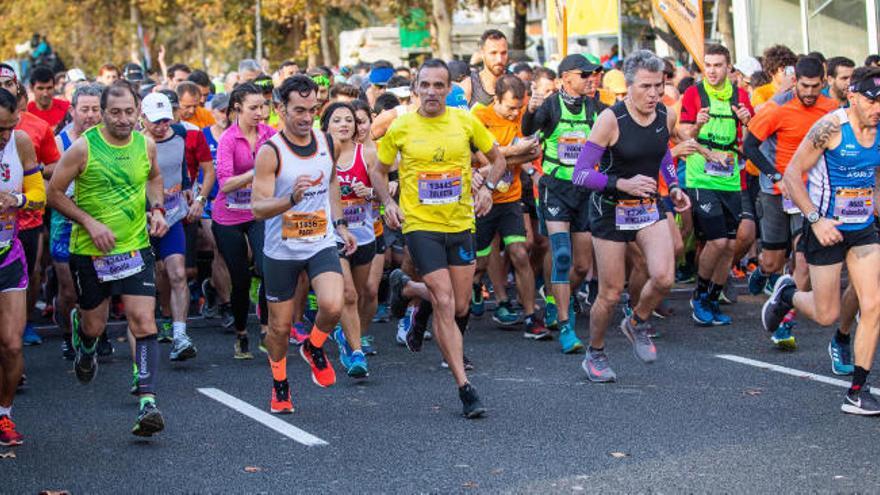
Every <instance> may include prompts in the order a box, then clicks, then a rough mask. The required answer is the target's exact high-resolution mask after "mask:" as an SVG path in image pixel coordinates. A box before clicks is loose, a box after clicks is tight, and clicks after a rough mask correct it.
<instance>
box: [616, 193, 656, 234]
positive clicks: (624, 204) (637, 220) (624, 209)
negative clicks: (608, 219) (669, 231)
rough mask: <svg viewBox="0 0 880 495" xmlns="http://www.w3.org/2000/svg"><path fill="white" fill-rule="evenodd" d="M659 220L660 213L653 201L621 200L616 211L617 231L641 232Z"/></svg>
mask: <svg viewBox="0 0 880 495" xmlns="http://www.w3.org/2000/svg"><path fill="white" fill-rule="evenodd" d="M658 220H660V211H659V210H658V209H657V201H655V200H653V199H621V200H619V201H618V202H617V207H616V208H615V210H614V223H615V225H616V226H617V230H641V229H643V228H645V227H647V226H649V225H651V224H653V223H654V222H657V221H658Z"/></svg>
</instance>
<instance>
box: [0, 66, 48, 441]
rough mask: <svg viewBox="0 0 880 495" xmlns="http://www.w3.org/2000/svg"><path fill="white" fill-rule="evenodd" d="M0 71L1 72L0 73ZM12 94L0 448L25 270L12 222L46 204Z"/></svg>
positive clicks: (3, 190) (5, 124) (5, 154)
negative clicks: (22, 211) (17, 128)
mask: <svg viewBox="0 0 880 495" xmlns="http://www.w3.org/2000/svg"><path fill="white" fill-rule="evenodd" d="M0 70H2V69H0ZM17 100H18V98H17V96H16V95H15V94H14V93H11V92H9V91H7V90H6V89H3V88H0V172H2V176H3V178H4V180H3V181H2V182H0V307H2V308H3V311H0V445H3V446H10V445H21V444H22V443H24V436H23V435H22V434H21V433H19V432H18V431H17V430H16V427H15V423H13V422H12V401H13V400H14V398H15V390H16V388H17V387H18V384H19V382H20V381H21V378H22V376H23V371H24V356H23V355H22V350H21V330H22V329H23V328H24V325H25V320H26V314H25V312H26V299H27V295H26V289H27V286H28V275H27V266H26V260H25V256H24V250H23V249H22V246H21V241H19V240H18V236H17V234H18V223H17V222H16V218H15V217H16V216H17V215H18V212H19V211H20V210H23V209H34V208H42V207H43V204H44V202H45V199H46V192H45V189H44V188H43V178H42V177H41V176H40V174H39V171H40V168H39V166H38V165H37V156H36V153H35V152H34V147H33V145H32V144H31V140H30V138H29V137H28V135H27V134H25V133H24V132H23V131H17V130H14V129H15V127H16V124H18V118H19V114H20V111H19V109H18V102H17Z"/></svg>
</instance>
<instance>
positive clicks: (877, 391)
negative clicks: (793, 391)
mask: <svg viewBox="0 0 880 495" xmlns="http://www.w3.org/2000/svg"><path fill="white" fill-rule="evenodd" d="M715 357H717V358H721V359H725V360H727V361H733V362H734V363H740V364H747V365H749V366H754V367H755V368H761V369H765V370H770V371H775V372H777V373H782V374H784V375H789V376H794V377H797V378H806V379H807V380H812V381H814V382H819V383H825V384H827V385H834V386H837V387H842V388H847V389H848V388H849V386H850V382H847V381H844V380H838V379H837V378H831V377H828V376H823V375H817V374H815V373H810V372H807V371H801V370H796V369H794V368H786V367H785V366H779V365H778V364H771V363H765V362H764V361H758V360H756V359H749V358H744V357H741V356H734V355H732V354H716V355H715ZM871 393H872V394H874V395H880V388H877V387H871Z"/></svg>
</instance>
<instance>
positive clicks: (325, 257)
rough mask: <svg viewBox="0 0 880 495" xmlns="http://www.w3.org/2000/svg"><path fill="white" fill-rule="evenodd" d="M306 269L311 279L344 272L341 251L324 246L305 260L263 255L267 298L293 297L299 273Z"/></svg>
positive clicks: (285, 298)
mask: <svg viewBox="0 0 880 495" xmlns="http://www.w3.org/2000/svg"><path fill="white" fill-rule="evenodd" d="M303 270H305V271H306V274H307V275H308V276H309V280H314V279H315V277H317V276H318V275H320V274H322V273H327V272H332V273H338V274H340V275H341V274H342V265H340V264H339V253H338V252H337V250H336V248H335V247H328V248H324V249H322V250H320V251H318V252H317V253H315V254H314V255H312V257H311V258H307V259H304V260H276V259H273V258H270V257H268V256H263V287H264V288H265V289H266V300H267V301H269V302H284V301H289V300H290V299H291V298H293V293H294V292H296V282H297V280H298V279H299V274H300V273H301V272H302V271H303Z"/></svg>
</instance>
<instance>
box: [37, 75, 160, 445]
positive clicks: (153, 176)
mask: <svg viewBox="0 0 880 495" xmlns="http://www.w3.org/2000/svg"><path fill="white" fill-rule="evenodd" d="M101 114H102V118H103V123H102V124H101V125H99V126H96V127H92V128H91V129H89V130H87V131H86V132H85V133H83V135H82V136H81V137H80V138H79V139H77V140H76V141H75V142H74V143H73V145H72V146H71V147H70V148H69V149H68V150H67V152H65V154H64V156H62V157H61V161H60V162H59V163H58V167H57V169H56V170H55V173H54V174H53V175H52V180H51V182H50V183H49V204H50V205H51V206H52V208H54V209H56V210H58V211H59V212H60V213H61V214H62V215H64V216H66V217H68V218H70V219H71V220H72V221H73V222H74V225H73V230H72V232H71V234H70V269H71V272H72V273H73V279H74V281H75V282H76V284H75V285H76V288H77V299H78V301H79V306H80V314H81V318H74V319H73V322H72V325H73V345H74V348H75V349H76V359H75V360H74V365H73V368H74V371H75V372H76V377H77V379H78V380H79V381H80V382H81V383H89V382H91V381H92V380H94V378H95V374H96V373H97V371H98V362H97V361H96V359H95V345H96V339H97V337H98V335H100V334H101V331H102V330H103V329H104V326H105V325H106V323H107V313H108V309H109V305H110V296H111V295H112V294H114V293H121V294H122V301H123V303H124V304H125V313H126V317H127V319H128V328H129V330H130V331H131V333H132V334H133V335H134V337H135V339H136V346H135V347H136V355H135V363H137V371H138V377H137V378H138V380H137V381H138V390H137V395H138V396H139V402H140V409H139V413H138V418H137V422H136V423H135V425H134V428H132V433H133V434H135V435H138V436H151V435H153V434H154V433H157V432H159V431H161V430H162V429H163V428H164V426H165V422H164V420H163V418H162V414H161V413H160V412H159V409H158V408H157V407H156V397H155V394H156V378H157V376H158V374H159V347H158V343H157V341H156V320H155V317H154V311H155V305H156V298H155V291H156V283H155V273H154V260H153V254H152V251H151V250H150V238H149V236H150V235H152V236H162V235H164V234H165V233H166V232H167V231H168V225H167V224H166V223H165V215H164V213H165V212H164V208H163V207H162V203H163V194H162V176H161V175H160V172H159V167H158V165H157V162H156V146H155V144H154V143H153V142H152V141H151V140H149V139H148V138H146V137H145V136H144V135H143V134H141V133H139V132H137V131H135V130H134V126H135V123H136V122H137V117H138V98H137V94H136V93H135V92H134V90H133V89H132V87H131V86H130V85H129V84H128V83H126V82H117V83H114V84H113V85H112V86H109V87H107V88H105V89H104V92H103V93H102V94H101ZM120 164H127V167H126V168H125V169H123V168H121V165H120ZM107 177H113V178H114V179H113V180H114V181H115V182H114V185H115V187H111V188H108V187H107V183H108V182H107V180H108V179H107ZM71 182H73V183H74V184H75V186H74V187H75V202H74V201H73V200H71V198H69V197H68V196H67V195H66V194H65V193H66V191H67V188H68V187H69V186H70V184H71ZM147 200H149V204H150V208H149V214H147V208H146V201H147Z"/></svg>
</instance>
